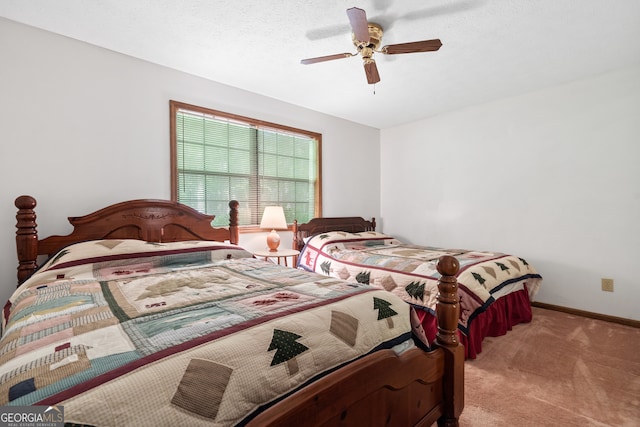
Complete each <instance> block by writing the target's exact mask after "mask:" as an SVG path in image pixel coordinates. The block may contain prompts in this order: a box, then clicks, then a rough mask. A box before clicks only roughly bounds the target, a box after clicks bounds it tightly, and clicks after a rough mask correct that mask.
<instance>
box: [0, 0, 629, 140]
mask: <svg viewBox="0 0 640 427" xmlns="http://www.w3.org/2000/svg"><path fill="white" fill-rule="evenodd" d="M353 6H357V7H360V8H362V9H364V10H365V11H366V12H367V17H368V19H369V21H371V22H376V23H378V24H381V25H382V27H383V28H384V31H385V33H384V37H383V40H382V45H387V44H395V43H402V42H411V41H417V40H426V39H434V38H439V39H440V40H442V43H443V46H442V48H440V50H439V51H437V52H428V53H411V54H403V55H393V56H391V55H389V56H385V55H381V54H378V55H376V56H375V59H376V62H377V66H378V70H379V73H380V77H381V82H380V83H378V84H376V85H375V86H374V85H368V84H367V82H366V78H365V73H364V69H363V66H362V61H361V59H360V58H359V57H353V58H345V59H339V60H335V61H329V62H323V63H318V64H313V65H301V64H300V60H301V59H304V58H310V57H315V56H324V55H330V54H336V53H342V52H355V48H354V46H353V44H352V43H351V34H350V26H349V20H348V18H347V15H346V9H348V8H349V7H353ZM0 16H3V17H6V18H8V19H11V20H14V21H18V22H22V23H25V24H28V25H32V26H35V27H39V28H43V29H46V30H49V31H52V32H55V33H59V34H63V35H65V36H68V37H71V38H74V39H78V40H83V41H86V42H88V43H91V44H94V45H97V46H102V47H105V48H107V49H111V50H114V51H117V52H121V53H124V54H127V55H131V56H134V57H138V58H141V59H144V60H147V61H150V62H154V63H157V64H161V65H165V66H167V67H171V68H174V69H177V70H181V71H185V72H187V73H191V74H194V75H197V76H201V77H205V78H208V79H210V80H214V81H217V82H221V83H225V84H228V85H230V86H234V87H238V88H242V89H246V90H248V91H251V92H255V93H259V94H262V95H266V96H269V97H272V98H276V99H279V100H282V101H286V102H289V103H292V104H296V105H300V106H303V107H307V108H309V109H312V110H316V111H320V112H323V113H327V114H330V115H333V116H338V117H342V118H344V119H347V120H351V121H354V122H358V123H362V124H365V125H369V126H372V127H375V128H380V129H383V128H387V127H391V126H394V125H398V124H401V123H406V122H410V121H414V120H418V119H421V118H424V117H428V116H433V115H436V114H439V113H442V112H445V111H451V110H455V109H458V108H462V107H465V106H469V105H474V104H480V103H484V102H489V101H492V100H496V99H499V98H503V97H508V96H513V95H517V94H521V93H524V92H528V91H533V90H537V89H541V88H544V87H548V86H553V85H557V84H562V83H565V82H569V81H573V80H577V79H581V78H585V77H589V76H594V75H597V74H601V73H604V72H607V71H611V70H615V69H619V68H623V67H627V66H631V65H635V64H638V63H640V0H388V1H384V0H349V1H344V0H280V1H267V0H2V1H0Z"/></svg>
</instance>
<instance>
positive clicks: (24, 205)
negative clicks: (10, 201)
mask: <svg viewBox="0 0 640 427" xmlns="http://www.w3.org/2000/svg"><path fill="white" fill-rule="evenodd" d="M36 204H37V203H36V199H34V198H33V197H31V196H26V195H25V196H19V197H17V198H16V201H15V206H16V208H18V209H33V208H35V207H36Z"/></svg>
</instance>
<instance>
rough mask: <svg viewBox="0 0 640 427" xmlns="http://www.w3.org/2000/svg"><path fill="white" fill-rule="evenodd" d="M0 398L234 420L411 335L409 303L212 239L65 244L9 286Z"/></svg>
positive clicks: (126, 419) (175, 419)
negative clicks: (30, 273) (20, 282)
mask: <svg viewBox="0 0 640 427" xmlns="http://www.w3.org/2000/svg"><path fill="white" fill-rule="evenodd" d="M2 326H3V330H2V337H1V339H0V404H1V405H20V406H22V405H62V406H63V407H64V414H65V421H66V422H69V423H76V424H84V425H91V426H122V425H154V426H160V425H172V426H175V425H189V426H199V425H208V426H227V425H242V424H243V423H246V422H247V421H249V420H250V419H251V418H252V417H254V416H255V415H256V413H257V412H258V411H259V410H260V409H261V408H264V407H267V406H269V405H271V404H273V403H275V402H277V401H278V400H279V399H282V398H284V397H286V396H287V395H289V394H290V393H292V392H293V391H295V390H297V389H299V388H301V387H303V386H304V385H306V384H308V383H309V382H311V381H312V380H313V379H314V378H318V377H322V376H323V375H325V374H327V373H329V372H331V371H332V370H335V369H336V368H338V367H340V366H342V365H343V364H345V363H348V362H349V361H352V360H355V359H358V358H360V357H362V356H363V355H366V354H368V353H370V352H372V351H375V350H378V349H382V348H394V349H396V350H397V351H401V350H403V349H406V348H410V347H411V346H412V345H413V341H412V340H411V339H410V336H411V329H412V327H411V312H410V307H409V305H407V304H406V303H405V302H404V301H403V300H402V299H401V298H398V297H397V296H395V295H393V294H391V293H388V292H385V291H382V290H379V289H376V288H372V287H370V286H366V285H363V284H360V283H348V282H346V281H342V280H339V279H336V278H333V277H327V276H326V275H318V274H315V273H311V272H305V271H302V270H296V269H293V268H286V267H283V266H279V265H276V264H273V263H269V262H266V261H263V260H258V259H255V258H253V256H252V255H251V254H250V253H249V252H247V251H245V250H243V249H242V248H239V247H237V246H230V245H226V244H224V243H216V242H178V243H147V242H142V241H137V240H101V241H92V242H85V243H80V244H77V245H72V246H70V247H68V248H66V249H64V250H62V251H61V252H60V253H58V254H57V255H56V256H55V257H53V258H52V259H51V260H49V261H48V262H47V263H46V264H45V265H44V266H43V267H42V268H41V269H39V271H38V272H36V273H35V274H34V275H33V276H32V277H31V278H30V279H29V280H28V281H26V282H25V283H24V284H23V285H21V286H20V287H19V288H18V289H17V290H16V292H15V293H14V294H13V295H12V297H11V299H10V300H9V302H8V303H7V305H6V306H5V309H4V313H3V325H2Z"/></svg>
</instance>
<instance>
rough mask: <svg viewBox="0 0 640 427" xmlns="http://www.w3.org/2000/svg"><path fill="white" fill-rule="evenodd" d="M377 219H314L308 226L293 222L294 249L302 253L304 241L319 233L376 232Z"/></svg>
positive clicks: (350, 217)
mask: <svg viewBox="0 0 640 427" xmlns="http://www.w3.org/2000/svg"><path fill="white" fill-rule="evenodd" d="M375 229H376V219H375V218H371V221H367V220H366V219H364V218H362V217H359V216H346V217H333V218H331V217H327V218H313V219H312V220H311V221H309V222H307V223H306V224H298V221H297V220H294V221H293V249H296V250H299V251H301V250H302V248H303V247H304V239H305V238H306V237H309V236H313V235H315V234H318V233H325V232H327V231H346V232H349V233H360V232H362V231H375Z"/></svg>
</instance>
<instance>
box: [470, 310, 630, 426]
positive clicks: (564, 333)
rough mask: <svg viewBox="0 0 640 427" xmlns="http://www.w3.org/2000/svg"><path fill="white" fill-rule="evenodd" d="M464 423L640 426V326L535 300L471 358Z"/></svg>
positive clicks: (472, 424)
mask: <svg viewBox="0 0 640 427" xmlns="http://www.w3.org/2000/svg"><path fill="white" fill-rule="evenodd" d="M460 425H461V426H462V427H485V426H486V427H489V426H490V427H499V426H535V427H541V426H580V427H585V426H616V427H617V426H625V427H626V426H629V427H631V426H633V427H637V426H640V329H637V328H633V327H629V326H623V325H618V324H614V323H609V322H604V321H601V320H594V319H588V318H584V317H579V316H575V315H570V314H566V313H561V312H557V311H552V310H546V309H542V308H537V307H534V308H533V321H532V322H531V323H529V324H523V325H518V326H516V327H515V328H514V329H513V330H512V331H510V332H509V333H508V334H507V335H505V336H502V337H498V338H486V339H485V340H484V341H483V344H482V353H480V354H479V355H478V358H477V359H475V360H469V361H467V362H465V408H464V412H463V413H462V416H461V417H460Z"/></svg>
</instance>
